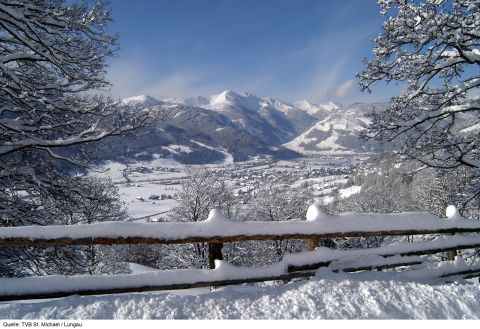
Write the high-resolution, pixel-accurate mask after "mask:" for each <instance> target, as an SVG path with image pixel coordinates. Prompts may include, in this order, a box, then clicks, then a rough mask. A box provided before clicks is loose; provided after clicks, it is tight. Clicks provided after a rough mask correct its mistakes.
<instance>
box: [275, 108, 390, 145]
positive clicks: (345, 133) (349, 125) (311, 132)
mask: <svg viewBox="0 0 480 329" xmlns="http://www.w3.org/2000/svg"><path fill="white" fill-rule="evenodd" d="M384 106H385V104H361V103H357V104H352V105H350V106H346V107H336V108H335V107H332V108H331V109H330V110H329V111H326V110H324V111H323V113H324V114H325V118H324V119H322V120H320V121H319V122H318V123H316V124H315V125H314V126H313V127H311V128H310V129H308V130H307V131H305V132H304V133H303V134H301V135H300V136H298V137H297V138H295V139H293V140H292V141H290V142H288V143H286V144H284V146H285V147H287V148H289V149H291V150H295V151H297V152H300V153H302V154H316V153H325V154H354V153H369V152H378V151H382V150H383V148H382V147H381V146H380V145H377V144H375V143H373V142H365V141H363V140H362V139H361V138H360V133H361V132H362V131H363V130H364V129H365V128H366V127H367V126H368V125H369V123H370V120H369V119H368V118H367V117H366V116H365V114H366V113H367V112H369V111H372V110H375V109H380V108H382V107H384Z"/></svg>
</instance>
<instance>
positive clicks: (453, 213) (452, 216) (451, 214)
mask: <svg viewBox="0 0 480 329" xmlns="http://www.w3.org/2000/svg"><path fill="white" fill-rule="evenodd" d="M445 215H446V216H447V219H448V220H460V219H462V216H461V215H460V213H459V212H458V209H457V207H455V206H453V205H449V206H448V207H447V209H446V210H445Z"/></svg>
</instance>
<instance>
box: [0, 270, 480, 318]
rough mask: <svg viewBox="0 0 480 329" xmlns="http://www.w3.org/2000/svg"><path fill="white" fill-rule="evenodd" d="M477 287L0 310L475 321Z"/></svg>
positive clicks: (157, 298)
mask: <svg viewBox="0 0 480 329" xmlns="http://www.w3.org/2000/svg"><path fill="white" fill-rule="evenodd" d="M479 300H480V284H478V283H473V282H466V281H463V282H462V283H449V284H445V283H438V282H437V283H435V282H407V281H393V280H391V278H390V277H389V274H388V273H383V272H378V273H375V272H372V273H365V274H348V275H347V274H333V273H322V275H321V277H319V278H314V279H312V280H310V281H299V282H293V283H289V284H286V285H282V286H279V287H273V286H272V287H253V286H229V287H224V288H219V289H217V290H215V291H209V290H208V289H191V290H183V291H181V290H179V291H170V292H162V293H160V292H159V293H132V294H124V295H108V296H87V297H82V296H72V297H67V298H61V299H55V300H47V301H21V302H5V303H0V318H3V319H479V318H480V308H479V307H478V306H479Z"/></svg>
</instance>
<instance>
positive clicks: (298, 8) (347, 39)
mask: <svg viewBox="0 0 480 329" xmlns="http://www.w3.org/2000/svg"><path fill="white" fill-rule="evenodd" d="M110 8H111V10H112V16H113V18H114V20H115V22H114V23H113V24H111V26H110V30H111V31H112V32H117V33H118V34H119V37H120V40H119V41H120V47H121V49H120V51H119V53H118V57H117V58H114V59H112V60H111V61H110V68H109V79H110V80H111V82H112V83H113V88H112V95H113V96H114V97H121V98H123V97H129V96H134V95H138V94H148V95H151V96H154V97H157V98H160V99H162V98H167V97H182V96H190V95H209V94H213V93H218V92H221V91H223V90H226V89H230V90H235V91H238V92H243V91H247V92H251V93H254V94H256V95H258V96H261V97H266V96H271V97H276V98H279V99H281V100H285V101H295V100H299V99H307V100H308V101H311V102H326V101H329V100H333V101H337V102H341V103H344V104H348V103H352V102H356V101H362V102H373V101H384V100H386V99H388V98H389V97H390V96H391V95H393V94H395V93H397V90H398V89H399V87H397V86H390V87H388V88H386V87H384V86H378V87H377V88H375V89H374V93H373V94H371V95H368V94H367V93H363V94H362V93H360V91H359V89H358V86H357V80H356V78H355V73H356V72H359V71H361V70H362V69H363V64H362V58H363V57H365V56H371V41H370V40H371V39H372V38H374V37H375V36H377V35H378V34H379V33H380V31H381V25H382V22H383V20H384V17H382V16H380V14H379V6H378V4H377V3H376V1H374V0H335V1H334V0H137V1H133V0H112V1H111V3H110Z"/></svg>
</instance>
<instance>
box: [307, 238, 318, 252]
mask: <svg viewBox="0 0 480 329" xmlns="http://www.w3.org/2000/svg"><path fill="white" fill-rule="evenodd" d="M318 246H320V238H311V239H308V240H307V251H314V250H315V248H317V247H318Z"/></svg>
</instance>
